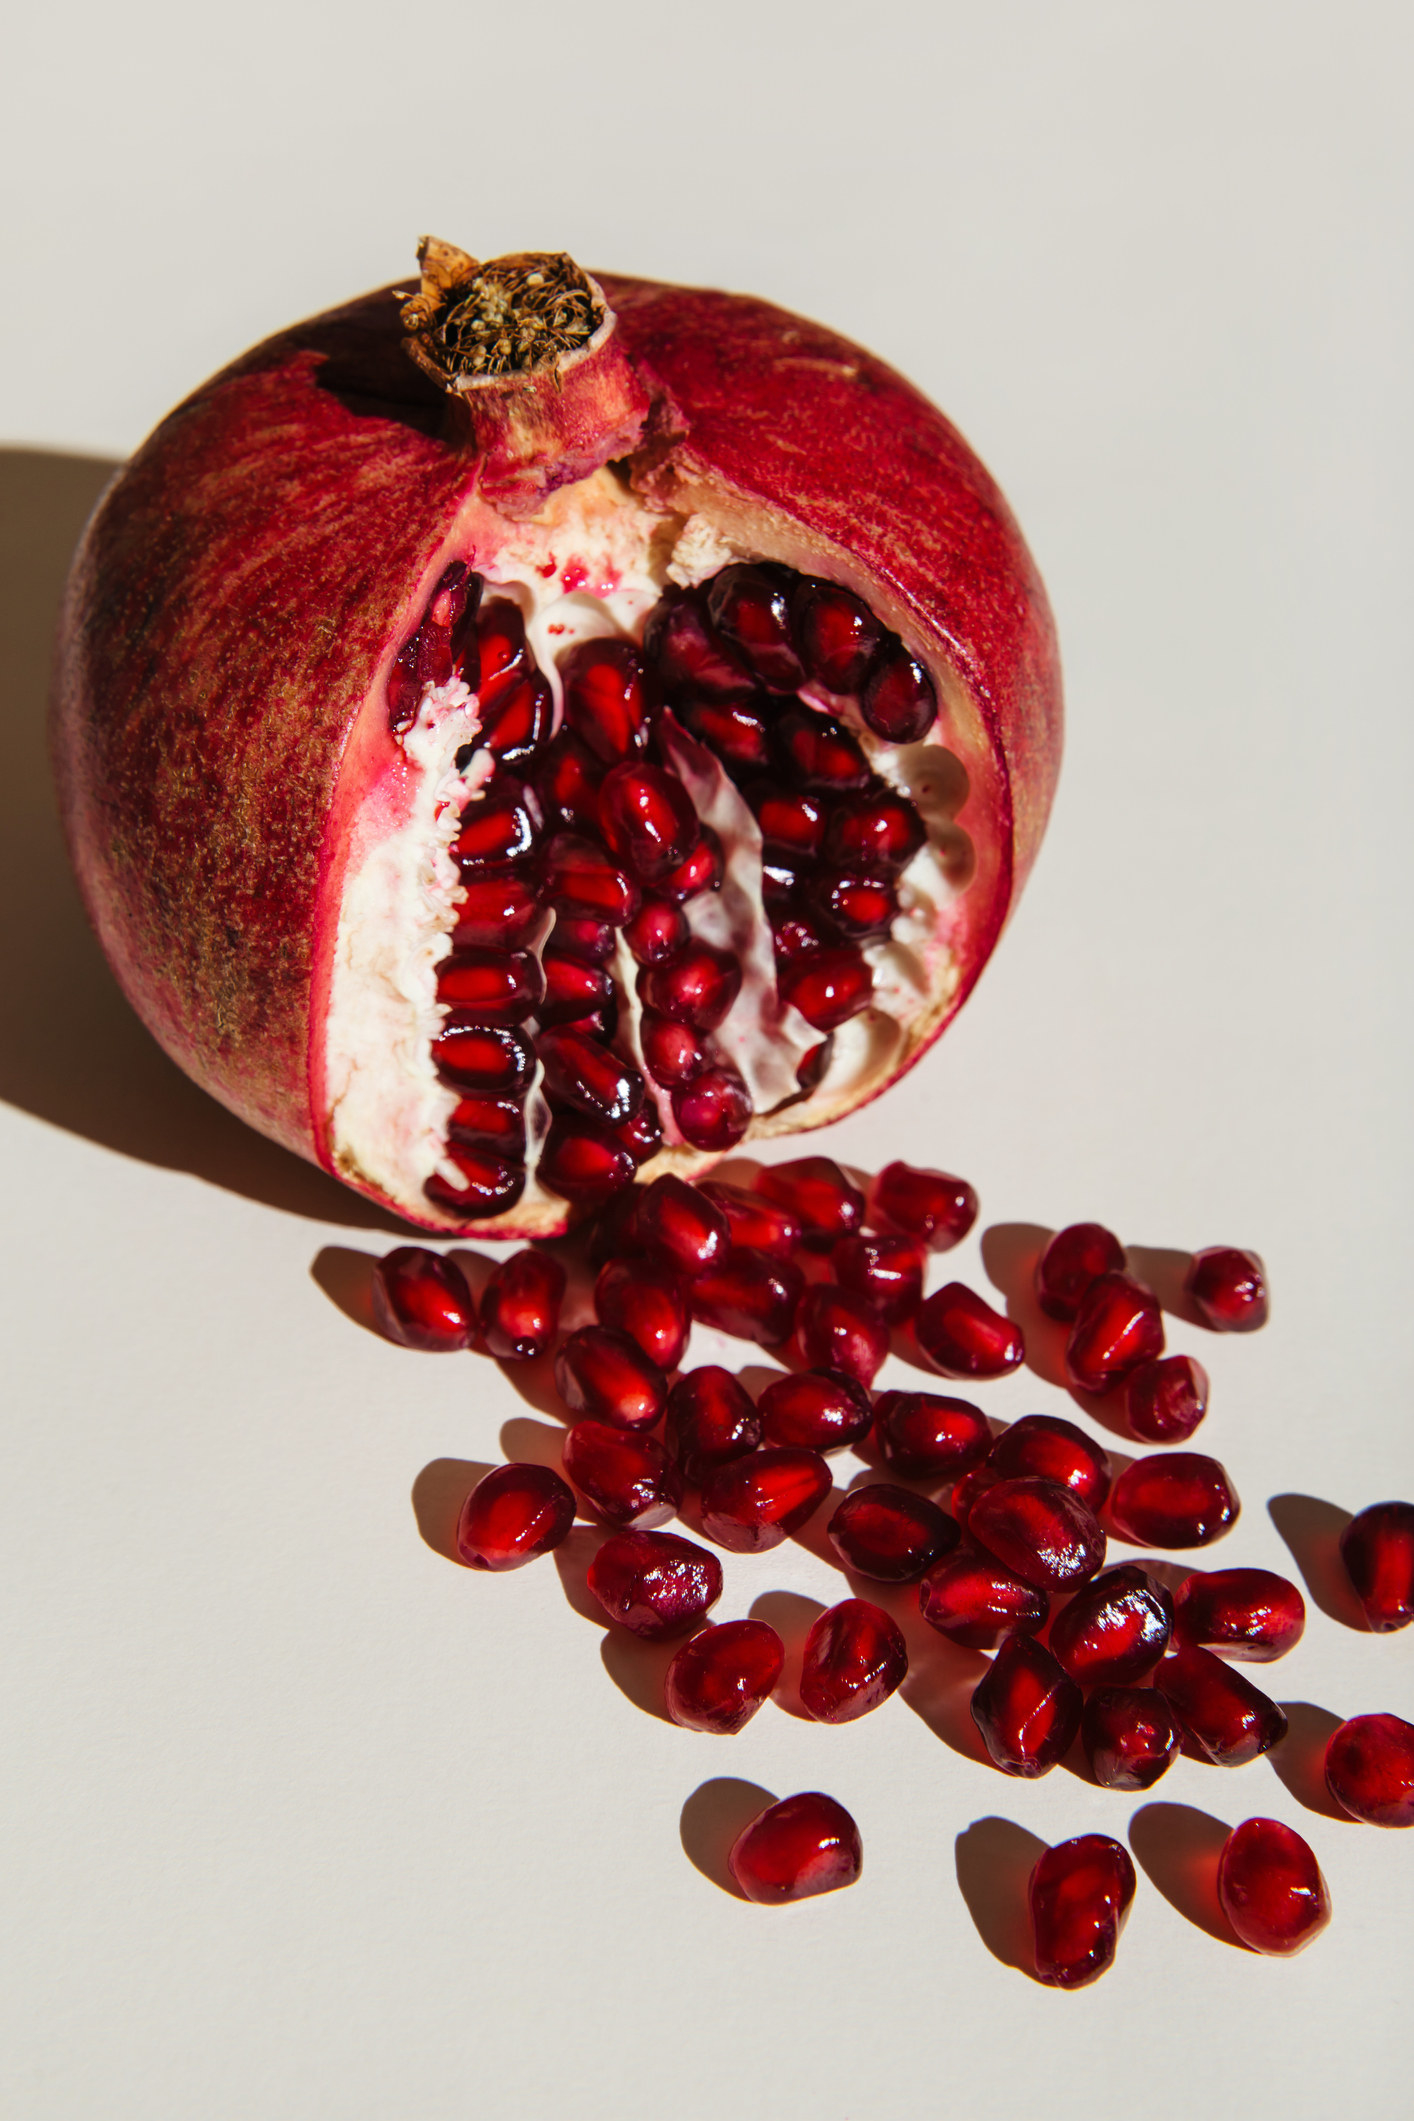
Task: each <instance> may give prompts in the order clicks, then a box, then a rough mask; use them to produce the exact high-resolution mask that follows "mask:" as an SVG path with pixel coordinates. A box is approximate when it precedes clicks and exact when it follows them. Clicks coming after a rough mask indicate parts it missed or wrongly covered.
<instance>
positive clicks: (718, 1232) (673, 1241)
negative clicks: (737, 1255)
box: [637, 1174, 731, 1278]
mask: <svg viewBox="0 0 1414 2121" xmlns="http://www.w3.org/2000/svg"><path fill="white" fill-rule="evenodd" d="M637 1229H638V1235H639V1238H640V1240H641V1242H642V1244H643V1246H644V1248H645V1250H646V1251H647V1252H648V1253H649V1254H650V1255H652V1256H655V1257H657V1258H658V1259H660V1260H661V1261H662V1262H663V1263H664V1265H666V1266H671V1267H674V1268H676V1269H677V1271H678V1272H679V1273H682V1274H686V1275H687V1276H688V1277H689V1278H691V1277H692V1276H694V1275H697V1274H704V1273H706V1271H707V1269H708V1268H709V1267H714V1266H716V1265H718V1264H719V1262H720V1261H722V1260H724V1259H725V1258H726V1256H727V1253H728V1252H729V1251H730V1249H731V1231H730V1229H729V1227H728V1224H727V1218H726V1217H725V1215H723V1213H722V1211H721V1209H720V1208H718V1207H716V1206H715V1205H714V1204H713V1202H712V1201H710V1200H709V1199H708V1198H707V1196H706V1195H705V1194H703V1193H700V1192H699V1191H698V1190H697V1188H696V1187H695V1186H689V1185H688V1184H687V1183H686V1182H685V1181H684V1180H683V1179H681V1178H675V1177H673V1176H672V1175H671V1174H668V1175H667V1176H665V1177H663V1178H655V1179H654V1181H653V1183H652V1185H650V1186H647V1187H645V1189H644V1192H643V1197H642V1199H641V1200H640V1201H639V1203H638V1223H637Z"/></svg>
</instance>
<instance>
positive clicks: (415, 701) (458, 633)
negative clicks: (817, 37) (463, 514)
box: [388, 560, 482, 730]
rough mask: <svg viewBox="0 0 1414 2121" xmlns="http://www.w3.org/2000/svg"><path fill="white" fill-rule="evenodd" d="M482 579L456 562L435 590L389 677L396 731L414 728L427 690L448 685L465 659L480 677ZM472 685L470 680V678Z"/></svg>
mask: <svg viewBox="0 0 1414 2121" xmlns="http://www.w3.org/2000/svg"><path fill="white" fill-rule="evenodd" d="M481 589H482V582H481V577H480V575H477V574H470V573H468V571H467V568H466V566H465V563H464V562H463V561H461V560H453V561H452V563H451V565H450V566H449V567H448V568H447V569H446V570H445V571H444V573H443V575H442V577H441V580H440V581H439V582H438V584H437V587H436V589H435V590H434V591H433V592H432V596H431V599H430V600H429V602H428V606H427V610H426V612H425V613H424V615H423V620H422V624H421V625H420V626H419V627H418V629H417V632H416V633H415V634H414V635H413V636H412V639H411V640H410V641H408V642H407V643H406V645H405V646H404V647H403V648H402V650H401V651H400V653H399V655H398V659H397V661H396V663H395V664H394V665H393V668H392V670H391V672H390V673H389V677H388V707H389V720H390V724H391V727H392V728H393V729H394V730H401V729H407V728H410V727H411V725H412V723H413V721H414V720H415V718H416V715H417V710H418V705H419V703H420V701H421V699H422V694H423V691H424V688H425V687H426V686H428V685H445V684H446V682H447V680H448V678H449V677H450V676H451V674H452V671H453V669H454V667H455V665H456V662H457V661H458V660H460V661H461V662H462V665H463V668H464V669H469V670H470V677H471V678H472V679H474V677H475V675H476V632H475V626H474V620H475V617H476V607H477V604H478V603H479V601H480V597H481ZM468 682H470V679H469V680H468Z"/></svg>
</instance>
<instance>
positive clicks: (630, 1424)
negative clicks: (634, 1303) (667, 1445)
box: [555, 1326, 668, 1429]
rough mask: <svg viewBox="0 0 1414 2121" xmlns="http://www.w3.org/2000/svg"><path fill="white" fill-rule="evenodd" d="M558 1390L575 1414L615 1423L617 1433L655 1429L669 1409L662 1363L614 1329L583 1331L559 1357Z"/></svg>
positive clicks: (573, 1337)
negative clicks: (656, 1423)
mask: <svg viewBox="0 0 1414 2121" xmlns="http://www.w3.org/2000/svg"><path fill="white" fill-rule="evenodd" d="M555 1386H556V1389H557V1391H558V1392H559V1395H560V1397H561V1399H562V1400H563V1401H564V1403H565V1405H566V1406H567V1407H568V1408H569V1410H570V1412H571V1414H575V1415H579V1414H587V1415H589V1417H590V1418H591V1419H592V1420H594V1421H608V1422H612V1423H613V1425H614V1427H615V1428H617V1429H651V1428H652V1426H653V1424H654V1422H655V1421H657V1419H658V1417H659V1415H660V1414H661V1413H662V1411H663V1408H664V1407H665V1405H666V1404H667V1398H668V1385H667V1379H666V1378H665V1377H664V1375H663V1373H662V1371H661V1369H660V1368H659V1367H658V1365H657V1363H655V1362H653V1361H651V1360H650V1358H649V1357H648V1356H646V1355H645V1354H644V1352H643V1350H642V1348H640V1347H639V1345H638V1342H637V1341H636V1340H634V1339H632V1338H631V1337H630V1335H629V1334H627V1333H624V1332H622V1331H619V1330H617V1329H616V1328H614V1327H611V1326H581V1327H580V1329H579V1331H578V1332H577V1333H571V1335H570V1337H569V1339H568V1340H567V1341H566V1342H565V1343H564V1345H563V1347H562V1348H561V1349H560V1352H559V1354H558V1355H557V1356H556V1357H555Z"/></svg>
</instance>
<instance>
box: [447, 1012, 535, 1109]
mask: <svg viewBox="0 0 1414 2121" xmlns="http://www.w3.org/2000/svg"><path fill="white" fill-rule="evenodd" d="M432 1058H433V1060H434V1061H435V1062H436V1064H437V1070H438V1073H439V1074H440V1075H441V1076H442V1078H443V1080H444V1081H445V1082H449V1083H450V1084H451V1085H452V1086H453V1088H454V1089H457V1090H473V1091H480V1092H483V1093H485V1094H487V1095H490V1096H493V1097H515V1096H516V1095H518V1094H519V1092H520V1091H522V1090H524V1089H525V1088H526V1086H527V1085H528V1083H529V1082H530V1078H531V1076H532V1075H533V1074H534V1073H535V1053H534V1050H533V1049H532V1047H531V1044H530V1041H529V1039H528V1038H525V1037H524V1036H523V1035H522V1034H521V1033H520V1032H519V1031H510V1030H506V1029H504V1028H501V1029H497V1028H495V1027H494V1026H492V1025H490V1024H463V1023H459V1022H458V1021H457V1019H456V1018H455V1017H452V1018H450V1019H449V1020H448V1022H447V1024H446V1025H445V1026H444V1028H443V1030H442V1032H441V1034H440V1036H438V1037H437V1038H435V1039H434V1040H433V1041H432Z"/></svg>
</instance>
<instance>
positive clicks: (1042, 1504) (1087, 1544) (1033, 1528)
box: [967, 1479, 1105, 1591]
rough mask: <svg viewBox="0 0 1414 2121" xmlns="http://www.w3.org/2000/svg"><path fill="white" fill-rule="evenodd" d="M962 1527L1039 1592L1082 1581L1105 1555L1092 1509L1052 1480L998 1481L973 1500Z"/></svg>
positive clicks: (1013, 1572) (1069, 1489)
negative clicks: (1088, 1508)
mask: <svg viewBox="0 0 1414 2121" xmlns="http://www.w3.org/2000/svg"><path fill="white" fill-rule="evenodd" d="M967 1529H968V1532H969V1534H970V1535H971V1537H972V1538H973V1539H975V1540H976V1542H977V1544H978V1545H979V1546H983V1547H985V1548H986V1549H987V1552H988V1553H989V1554H995V1555H996V1557H997V1559H998V1561H1000V1562H1001V1563H1002V1564H1003V1565H1004V1566H1005V1567H1006V1568H1008V1569H1010V1570H1011V1572H1012V1574H1013V1575H1015V1576H1019V1577H1020V1578H1021V1580H1022V1582H1023V1583H1029V1584H1033V1585H1034V1586H1035V1588H1036V1589H1037V1590H1038V1591H1060V1590H1066V1589H1068V1588H1070V1587H1071V1586H1072V1585H1074V1584H1078V1583H1084V1582H1085V1581H1086V1579H1087V1578H1088V1577H1091V1576H1093V1575H1094V1573H1095V1571H1096V1570H1097V1569H1098V1568H1099V1567H1100V1565H1101V1563H1102V1562H1103V1561H1104V1558H1105V1535H1104V1533H1103V1531H1102V1530H1101V1529H1100V1526H1099V1524H1098V1523H1097V1522H1096V1520H1095V1517H1094V1515H1093V1513H1092V1512H1091V1511H1089V1510H1087V1509H1086V1507H1085V1505H1084V1503H1083V1502H1082V1501H1081V1500H1080V1497H1079V1496H1078V1495H1077V1494H1076V1493H1075V1491H1074V1490H1073V1489H1072V1488H1063V1487H1062V1486H1061V1485H1060V1482H1059V1481H1056V1480H1036V1479H1025V1480H999V1481H998V1482H997V1484H996V1486H995V1487H992V1488H989V1489H988V1490H987V1492H986V1494H985V1495H981V1496H979V1497H978V1499H977V1500H976V1502H974V1503H973V1505H972V1507H971V1509H970V1510H969V1512H968V1515H967Z"/></svg>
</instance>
